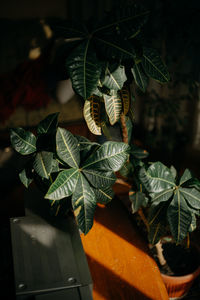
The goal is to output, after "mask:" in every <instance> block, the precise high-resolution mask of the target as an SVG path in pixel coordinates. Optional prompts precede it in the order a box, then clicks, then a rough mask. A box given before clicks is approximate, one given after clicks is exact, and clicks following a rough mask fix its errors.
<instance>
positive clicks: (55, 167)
mask: <svg viewBox="0 0 200 300" xmlns="http://www.w3.org/2000/svg"><path fill="white" fill-rule="evenodd" d="M59 171H60V167H59V161H58V160H57V159H53V161H52V170H51V173H56V172H59Z"/></svg>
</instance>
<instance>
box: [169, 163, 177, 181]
mask: <svg viewBox="0 0 200 300" xmlns="http://www.w3.org/2000/svg"><path fill="white" fill-rule="evenodd" d="M170 171H171V173H172V176H173V177H174V180H175V179H176V176H177V171H176V169H175V168H174V166H171V167H170Z"/></svg>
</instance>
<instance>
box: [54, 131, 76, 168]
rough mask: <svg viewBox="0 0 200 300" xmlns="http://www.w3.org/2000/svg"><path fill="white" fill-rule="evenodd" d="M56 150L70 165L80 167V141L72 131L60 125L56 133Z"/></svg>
mask: <svg viewBox="0 0 200 300" xmlns="http://www.w3.org/2000/svg"><path fill="white" fill-rule="evenodd" d="M56 152H57V155H58V157H59V158H60V159H61V160H62V161H64V162H65V163H67V164H68V165H69V166H70V167H72V168H78V167H79V164H80V151H79V147H78V141H77V139H76V138H75V137H74V136H73V134H72V133H71V132H69V131H67V130H66V129H64V128H60V127H58V129H57V133H56Z"/></svg>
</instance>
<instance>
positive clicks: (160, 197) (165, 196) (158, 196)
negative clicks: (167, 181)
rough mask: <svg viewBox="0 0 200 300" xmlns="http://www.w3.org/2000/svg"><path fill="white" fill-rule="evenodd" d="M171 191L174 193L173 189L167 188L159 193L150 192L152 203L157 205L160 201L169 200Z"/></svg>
mask: <svg viewBox="0 0 200 300" xmlns="http://www.w3.org/2000/svg"><path fill="white" fill-rule="evenodd" d="M173 193H174V191H173V189H169V190H163V191H162V192H159V193H151V194H150V196H151V198H152V202H153V204H154V205H158V204H160V202H164V201H167V200H169V199H170V198H171V197H172V195H173Z"/></svg>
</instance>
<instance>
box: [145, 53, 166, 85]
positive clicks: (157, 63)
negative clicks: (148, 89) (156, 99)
mask: <svg viewBox="0 0 200 300" xmlns="http://www.w3.org/2000/svg"><path fill="white" fill-rule="evenodd" d="M142 66H143V68H144V71H145V73H146V74H147V75H148V76H149V77H151V78H153V79H155V80H157V81H159V82H163V83H164V82H168V81H169V80H170V76H169V73H168V70H167V68H166V66H165V65H164V63H163V62H162V60H161V58H160V56H159V55H158V53H157V51H156V50H155V49H151V48H146V47H144V49H143V57H142Z"/></svg>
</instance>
